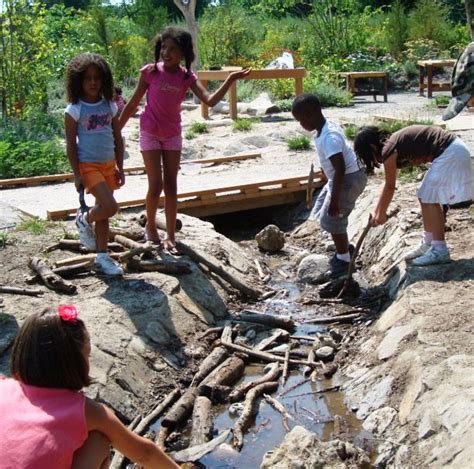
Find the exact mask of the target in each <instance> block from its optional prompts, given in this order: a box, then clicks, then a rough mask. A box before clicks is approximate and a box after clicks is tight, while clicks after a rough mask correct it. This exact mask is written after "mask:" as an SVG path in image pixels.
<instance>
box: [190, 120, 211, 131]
mask: <svg viewBox="0 0 474 469" xmlns="http://www.w3.org/2000/svg"><path fill="white" fill-rule="evenodd" d="M189 132H191V133H194V134H207V133H208V132H209V125H208V124H206V122H193V123H192V124H191V127H190V128H189Z"/></svg>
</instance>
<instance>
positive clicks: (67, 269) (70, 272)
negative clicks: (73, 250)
mask: <svg viewBox="0 0 474 469" xmlns="http://www.w3.org/2000/svg"><path fill="white" fill-rule="evenodd" d="M93 265H94V261H93V260H89V261H87V262H83V263H82V264H74V265H71V266H69V265H65V266H64V267H55V268H54V269H53V272H54V273H55V274H58V275H60V276H61V277H62V278H69V277H74V276H75V275H79V274H85V273H88V272H90V271H91V268H92V266H93Z"/></svg>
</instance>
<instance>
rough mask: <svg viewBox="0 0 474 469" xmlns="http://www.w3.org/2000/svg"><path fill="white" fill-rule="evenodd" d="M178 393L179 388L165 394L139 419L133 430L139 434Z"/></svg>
mask: <svg viewBox="0 0 474 469" xmlns="http://www.w3.org/2000/svg"><path fill="white" fill-rule="evenodd" d="M179 395H180V390H179V389H173V391H171V393H170V394H168V396H166V397H165V398H164V399H163V401H161V402H160V403H159V404H158V405H157V406H156V407H155V408H154V409H153V411H152V412H150V413H149V414H148V415H147V416H146V417H143V418H142V419H141V420H140V423H139V424H138V425H137V426H136V427H135V429H134V430H133V431H134V432H135V433H137V434H138V435H141V434H142V433H143V432H144V431H145V430H146V429H147V428H148V427H149V426H150V424H151V423H152V422H153V421H154V420H156V419H157V418H158V417H159V416H160V415H161V414H162V413H163V412H164V411H165V410H166V409H167V408H168V406H169V405H170V404H172V403H173V402H174V401H175V400H176V399H177V398H178V396H179Z"/></svg>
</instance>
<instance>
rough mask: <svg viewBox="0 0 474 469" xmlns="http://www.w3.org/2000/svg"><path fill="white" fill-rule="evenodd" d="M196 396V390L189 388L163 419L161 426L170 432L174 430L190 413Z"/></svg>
mask: <svg viewBox="0 0 474 469" xmlns="http://www.w3.org/2000/svg"><path fill="white" fill-rule="evenodd" d="M197 395H198V392H197V389H196V388H189V389H188V390H187V391H186V392H185V393H184V394H183V395H182V396H181V397H180V398H179V400H178V402H176V403H175V404H174V405H173V407H172V408H171V409H170V410H169V412H168V413H167V414H166V415H165V416H164V417H163V419H162V421H161V426H162V427H164V428H167V429H168V430H170V431H172V430H173V429H174V428H176V426H177V425H178V424H179V423H180V422H182V421H183V420H184V419H185V418H186V417H187V416H188V415H189V414H190V413H191V411H192V409H193V406H194V400H195V399H196V397H197Z"/></svg>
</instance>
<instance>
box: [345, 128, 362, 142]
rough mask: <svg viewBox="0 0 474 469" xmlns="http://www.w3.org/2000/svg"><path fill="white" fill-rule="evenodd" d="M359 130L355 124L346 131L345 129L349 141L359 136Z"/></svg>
mask: <svg viewBox="0 0 474 469" xmlns="http://www.w3.org/2000/svg"><path fill="white" fill-rule="evenodd" d="M358 130H359V127H357V125H355V124H349V125H348V126H347V127H346V128H345V129H344V135H345V136H346V137H347V138H348V139H349V140H354V139H355V136H356V135H357V132H358Z"/></svg>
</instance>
